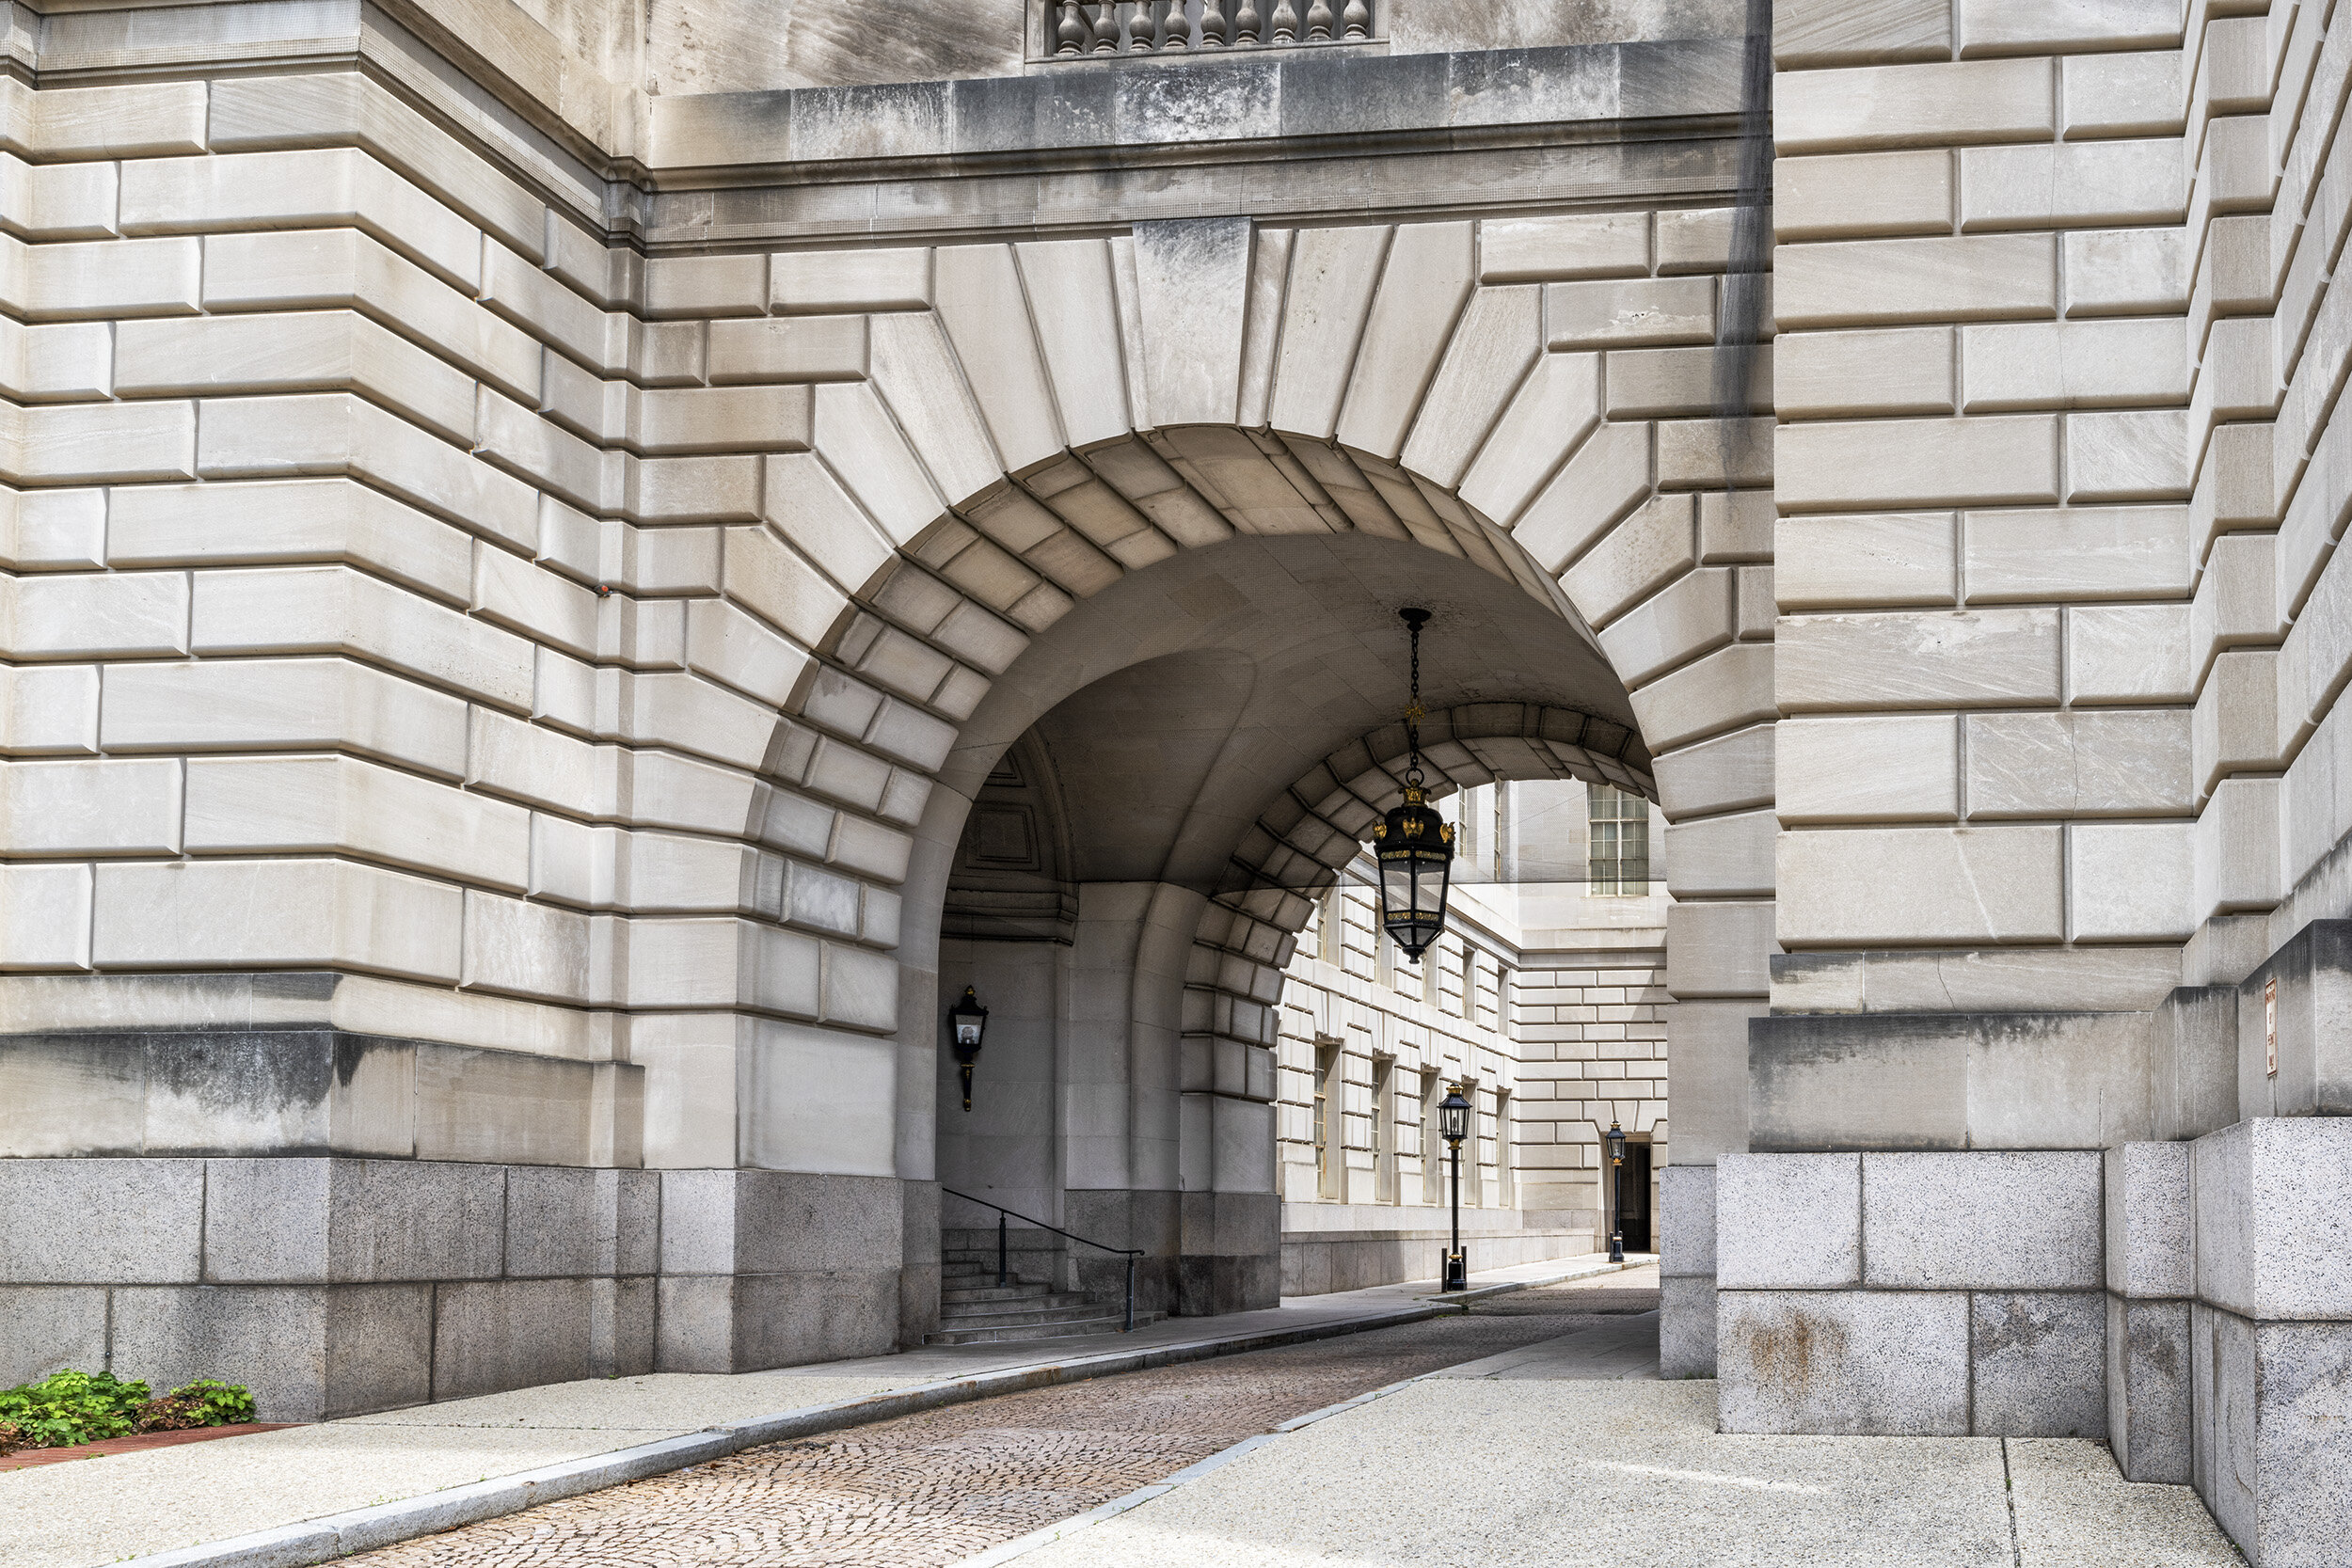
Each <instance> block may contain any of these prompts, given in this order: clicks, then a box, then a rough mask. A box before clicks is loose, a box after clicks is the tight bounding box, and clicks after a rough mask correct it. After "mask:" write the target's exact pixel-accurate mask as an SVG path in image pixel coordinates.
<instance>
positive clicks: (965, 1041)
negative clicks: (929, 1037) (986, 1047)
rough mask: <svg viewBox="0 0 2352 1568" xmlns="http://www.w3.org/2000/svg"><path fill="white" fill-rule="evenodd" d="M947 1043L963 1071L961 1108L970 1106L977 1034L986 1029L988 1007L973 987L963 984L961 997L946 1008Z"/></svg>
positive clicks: (978, 1051)
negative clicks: (982, 1004)
mask: <svg viewBox="0 0 2352 1568" xmlns="http://www.w3.org/2000/svg"><path fill="white" fill-rule="evenodd" d="M947 1027H948V1030H949V1034H948V1037H947V1040H948V1044H949V1045H950V1046H952V1047H953V1048H954V1050H955V1053H956V1066H957V1067H958V1068H959V1069H961V1071H962V1073H963V1108H964V1109H965V1110H967V1111H968V1110H970V1109H971V1108H972V1065H973V1064H974V1063H975V1062H977V1061H978V1060H979V1059H980V1037H982V1036H983V1035H985V1034H987V1033H988V1009H987V1008H986V1007H983V1006H980V999H979V998H978V997H977V996H975V995H973V994H972V988H971V987H970V986H966V987H964V988H963V1000H961V1002H958V1003H957V1004H956V1005H955V1006H952V1007H950V1008H948V1009H947Z"/></svg>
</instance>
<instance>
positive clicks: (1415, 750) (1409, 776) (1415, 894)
mask: <svg viewBox="0 0 2352 1568" xmlns="http://www.w3.org/2000/svg"><path fill="white" fill-rule="evenodd" d="M1396 613H1397V615H1398V616H1399V618H1401V619H1402V620H1403V621H1404V623H1405V625H1406V626H1407V627H1408V628H1409V629H1410V630H1411V632H1412V637H1413V701H1412V705H1410V706H1408V707H1407V708H1406V710H1405V744H1406V761H1405V801H1404V804H1402V805H1400V806H1398V807H1396V808H1395V809H1394V810H1393V811H1391V812H1390V813H1389V814H1388V816H1385V817H1383V818H1382V819H1381V820H1380V821H1378V822H1375V823H1374V824H1373V828H1372V847H1373V856H1374V858H1375V860H1377V861H1378V862H1379V863H1380V927H1381V929H1382V930H1385V931H1387V932H1388V933H1389V935H1390V937H1391V939H1392V940H1393V941H1394V942H1396V944H1397V945H1398V946H1399V947H1402V948H1403V949H1405V956H1406V958H1410V959H1412V961H1413V962H1415V963H1419V962H1421V956H1422V952H1423V950H1425V949H1426V948H1427V947H1428V946H1429V944H1430V943H1431V942H1435V941H1437V940H1438V932H1439V931H1441V930H1443V929H1444V928H1445V900H1446V893H1447V890H1448V887H1449V885H1450V883H1451V881H1452V879H1453V875H1454V828H1453V825H1452V824H1451V823H1448V822H1446V821H1444V820H1442V819H1441V818H1440V817H1439V816H1438V813H1437V809H1436V808H1435V807H1433V806H1431V805H1430V804H1429V802H1428V800H1427V799H1426V798H1425V797H1424V796H1423V794H1422V771H1421V721H1422V705H1421V628H1422V626H1423V625H1424V624H1425V623H1426V622H1427V621H1428V619H1429V611H1427V610H1398V611H1397V612H1396Z"/></svg>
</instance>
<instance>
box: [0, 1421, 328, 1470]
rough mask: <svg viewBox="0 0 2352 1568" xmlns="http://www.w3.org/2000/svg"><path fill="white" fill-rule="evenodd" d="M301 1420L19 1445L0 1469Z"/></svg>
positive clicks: (274, 1428)
mask: <svg viewBox="0 0 2352 1568" xmlns="http://www.w3.org/2000/svg"><path fill="white" fill-rule="evenodd" d="M300 1424H301V1423H300V1422H298V1421H243V1422H240V1423H238V1424H237V1425H235V1426H225V1427H197V1428H195V1429H194V1430H192V1431H188V1432H145V1433H139V1434H138V1435H137V1436H135V1437H109V1438H106V1439H105V1440H103V1442H97V1443H76V1444H75V1445H73V1447H72V1448H70V1449H17V1450H16V1452H14V1453H5V1454H0V1470H29V1469H31V1468H33V1467H34V1466H35V1465H61V1464H63V1463H64V1462H65V1461H67V1460H69V1459H96V1458H98V1457H99V1456H100V1455H102V1454H110V1453H136V1452H138V1451H139V1450H140V1449H168V1448H171V1447H173V1446H174V1445H175V1444H180V1443H203V1442H209V1441H210V1440H211V1439H213V1438H215V1437H242V1436H244V1435H245V1434H246V1433H248V1432H278V1431H281V1430H282V1429H284V1428H286V1427H290V1426H299V1425H300Z"/></svg>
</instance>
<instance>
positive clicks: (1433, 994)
mask: <svg viewBox="0 0 2352 1568" xmlns="http://www.w3.org/2000/svg"><path fill="white" fill-rule="evenodd" d="M1589 788H1590V786H1587V785H1584V784H1555V783H1546V782H1529V783H1503V784H1492V785H1481V786H1476V787H1473V788H1471V789H1469V790H1465V791H1463V792H1462V793H1460V794H1459V795H1457V796H1455V797H1454V798H1452V799H1451V800H1449V801H1448V802H1447V803H1446V805H1447V810H1448V814H1449V816H1451V817H1452V818H1453V819H1454V822H1455V823H1456V826H1457V832H1460V833H1461V849H1460V853H1459V856H1458V858H1457V862H1456V871H1455V876H1456V878H1457V880H1456V882H1455V884H1454V896H1453V902H1452V905H1451V907H1450V910H1449V914H1448V930H1447V932H1446V934H1445V935H1444V936H1443V937H1442V938H1440V940H1439V942H1438V946H1437V947H1435V948H1433V949H1432V950H1431V952H1430V953H1429V954H1428V955H1426V956H1425V957H1424V959H1423V961H1422V963H1421V964H1420V965H1414V964H1411V963H1407V962H1406V961H1404V960H1403V959H1402V958H1400V957H1399V956H1398V954H1397V950H1396V949H1395V947H1394V946H1393V945H1392V944H1390V943H1387V942H1384V941H1382V940H1380V939H1378V938H1376V937H1375V931H1376V928H1377V902H1376V897H1377V895H1376V894H1375V891H1374V889H1373V887H1372V885H1371V877H1372V875H1373V871H1372V863H1371V860H1370V857H1368V856H1367V857H1364V858H1363V859H1361V860H1359V861H1358V862H1357V863H1355V864H1353V865H1351V866H1350V867H1349V873H1350V874H1349V876H1348V877H1347V878H1346V879H1344V880H1343V881H1342V882H1340V883H1338V884H1335V885H1334V887H1333V888H1332V889H1331V890H1330V891H1328V892H1327V893H1326V894H1325V895H1323V896H1322V897H1321V898H1320V899H1318V900H1317V901H1316V907H1315V911H1314V914H1313V916H1312V918H1311V922H1310V924H1309V926H1308V927H1307V929H1306V930H1305V931H1304V932H1302V933H1301V935H1300V939H1299V946H1298V951H1297V953H1296V955H1295V957H1294V958H1292V959H1291V962H1290V965H1289V967H1288V968H1287V969H1286V970H1285V971H1284V974H1283V992H1282V1003H1281V1009H1282V1010H1281V1017H1280V1025H1279V1026H1280V1043H1279V1047H1278V1060H1277V1069H1278V1072H1279V1078H1278V1080H1277V1082H1278V1084H1279V1111H1278V1116H1279V1121H1278V1123H1277V1136H1278V1138H1279V1160H1280V1178H1279V1180H1280V1191H1281V1195H1282V1199H1283V1203H1282V1267H1283V1293H1284V1294H1286V1295H1292V1294H1311V1293H1314V1292H1318V1291H1327V1290H1332V1291H1338V1290H1352V1289H1356V1288H1359V1287H1360V1286H1364V1285H1374V1284H1383V1283H1387V1282H1389V1281H1391V1280H1396V1279H1411V1278H1423V1277H1434V1276H1435V1275H1436V1273H1437V1270H1438V1263H1437V1261H1436V1259H1438V1256H1439V1255H1440V1253H1441V1251H1442V1249H1443V1247H1444V1245H1445V1244H1446V1243H1447V1239H1448V1237H1449V1235H1450V1230H1449V1227H1450V1225H1451V1223H1452V1214H1451V1205H1452V1202H1453V1181H1454V1176H1453V1170H1452V1162H1451V1161H1450V1159H1449V1156H1448V1152H1447V1148H1446V1146H1445V1144H1444V1142H1443V1141H1442V1140H1441V1139H1440V1138H1439V1137H1438V1132H1437V1111H1436V1107H1437V1104H1438V1101H1440V1100H1441V1099H1443V1098H1444V1096H1445V1094H1446V1092H1447V1091H1448V1089H1449V1088H1451V1087H1452V1086H1453V1085H1456V1084H1463V1085H1467V1086H1468V1095H1469V1098H1470V1101H1471V1104H1472V1106H1473V1107H1474V1110H1473V1115H1472V1123H1473V1135H1472V1136H1471V1137H1470V1138H1467V1139H1465V1140H1464V1142H1463V1146H1462V1156H1461V1161H1460V1165H1461V1171H1460V1182H1461V1202H1462V1211H1463V1226H1464V1230H1463V1234H1464V1235H1465V1237H1466V1238H1468V1243H1469V1250H1470V1267H1471V1268H1473V1269H1483V1268H1502V1267H1507V1266H1509V1265H1511V1264H1514V1263H1520V1262H1529V1261H1534V1260H1538V1259H1548V1258H1554V1257H1563V1256H1570V1255H1574V1254H1578V1253H1583V1252H1588V1251H1593V1250H1603V1249H1606V1248H1607V1246H1608V1244H1609V1234H1610V1227H1609V1219H1608V1211H1609V1208H1610V1204H1611V1201H1612V1199H1611V1196H1610V1194H1609V1191H1608V1189H1607V1186H1606V1180H1607V1179H1606V1177H1605V1176H1604V1175H1603V1172H1602V1166H1603V1164H1604V1157H1603V1155H1602V1152H1601V1142H1600V1139H1601V1134H1602V1133H1603V1132H1606V1131H1607V1130H1608V1128H1609V1127H1610V1125H1611V1124H1612V1123H1613V1122H1614V1123H1617V1124H1619V1125H1621V1126H1622V1127H1624V1129H1625V1130H1626V1131H1627V1132H1628V1133H1629V1135H1630V1137H1631V1138H1632V1139H1633V1141H1634V1143H1635V1146H1636V1148H1637V1150H1638V1156H1639V1160H1640V1162H1642V1164H1641V1165H1640V1166H1639V1168H1641V1169H1645V1170H1651V1171H1662V1170H1663V1169H1664V1167H1665V1164H1666V1160H1667V1155H1668V1148H1667V1141H1666V1137H1667V1121H1666V1102H1667V1095H1666V1061H1665V1050H1666V1034H1665V1018H1664V1007H1665V1002H1666V997H1665V975H1664V973H1663V964H1662V962H1661V958H1662V952H1663V947H1664V939H1665V931H1664V929H1663V916H1664V912H1665V908H1666V905H1667V899H1666V897H1665V895H1664V892H1663V888H1664V875H1663V874H1664V871H1665V866H1664V863H1663V858H1662V856H1660V855H1656V854H1655V852H1654V851H1653V852H1652V853H1651V854H1650V855H1646V856H1645V857H1644V858H1643V859H1642V861H1641V862H1640V863H1639V865H1638V867H1637V869H1638V871H1639V872H1640V873H1641V875H1640V876H1639V877H1638V878H1637V879H1634V880H1631V881H1623V882H1608V883H1603V882H1601V881H1598V880H1597V879H1596V877H1595V873H1596V872H1597V871H1600V870H1602V869H1603V868H1604V864H1603V862H1602V861H1601V860H1597V859H1596V857H1595V855H1594V853H1593V851H1592V848H1591V840H1590V833H1589V831H1588V828H1587V811H1588V808H1587V804H1586V800H1587V796H1588V792H1589ZM1629 800H1631V801H1632V802H1633V803H1634V804H1635V805H1636V806H1637V807H1638V808H1639V810H1640V812H1641V813H1642V815H1643V820H1642V822H1641V827H1642V829H1643V830H1645V832H1644V834H1643V836H1644V838H1646V836H1647V833H1646V830H1647V829H1648V828H1649V827H1650V823H1649V822H1648V820H1647V818H1648V815H1649V808H1648V806H1647V804H1646V803H1645V802H1642V801H1640V799H1639V797H1631V798H1629ZM1606 831H1607V830H1604V832H1606ZM1653 873H1654V874H1656V880H1655V881H1653V880H1652V879H1651V874H1653ZM1652 888H1656V889H1657V890H1658V891H1656V892H1655V893H1653V892H1651V891H1650V890H1651V889H1652ZM1555 922H1556V923H1557V924H1556V925H1555V924H1552V923H1555ZM1643 1185H1644V1186H1645V1188H1647V1189H1650V1191H1648V1192H1646V1193H1645V1194H1644V1195H1641V1196H1637V1197H1636V1199H1635V1202H1634V1204H1633V1212H1635V1214H1636V1215H1637V1216H1640V1217H1642V1218H1646V1217H1647V1216H1649V1215H1652V1214H1654V1213H1655V1212H1656V1203H1655V1192H1654V1188H1655V1178H1654V1177H1650V1178H1645V1179H1644V1180H1643ZM1652 1239H1653V1238H1652V1236H1651V1234H1649V1233H1648V1232H1645V1231H1640V1230H1638V1229H1637V1231H1636V1233H1635V1234H1634V1235H1633V1236H1632V1237H1631V1238H1630V1239H1629V1245H1632V1246H1633V1247H1634V1248H1635V1250H1637V1251H1639V1250H1643V1249H1644V1248H1645V1247H1646V1246H1648V1245H1649V1244H1650V1243H1651V1242H1652Z"/></svg>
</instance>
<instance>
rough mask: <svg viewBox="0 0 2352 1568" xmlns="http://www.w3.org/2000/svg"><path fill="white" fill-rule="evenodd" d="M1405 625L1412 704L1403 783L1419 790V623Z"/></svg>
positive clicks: (1407, 721)
mask: <svg viewBox="0 0 2352 1568" xmlns="http://www.w3.org/2000/svg"><path fill="white" fill-rule="evenodd" d="M1406 626H1409V627H1410V628H1411V631H1412V639H1413V702H1412V705H1411V706H1410V707H1407V708H1406V710H1405V750H1406V763H1405V782H1406V784H1410V785H1411V786H1412V787H1413V788H1415V789H1419V788H1420V787H1421V784H1422V771H1421V720H1422V705H1421V622H1420V621H1418V620H1410V619H1408V620H1407V621H1406Z"/></svg>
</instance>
